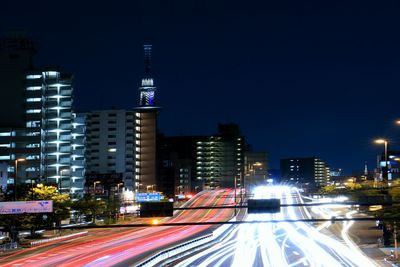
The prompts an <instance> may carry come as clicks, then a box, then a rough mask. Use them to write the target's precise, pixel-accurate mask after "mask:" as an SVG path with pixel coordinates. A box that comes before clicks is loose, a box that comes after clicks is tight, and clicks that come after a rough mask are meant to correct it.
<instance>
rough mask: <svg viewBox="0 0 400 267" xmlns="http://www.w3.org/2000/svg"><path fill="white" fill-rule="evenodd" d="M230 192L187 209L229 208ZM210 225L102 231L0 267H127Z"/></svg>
mask: <svg viewBox="0 0 400 267" xmlns="http://www.w3.org/2000/svg"><path fill="white" fill-rule="evenodd" d="M233 194H234V193H233V191H232V190H212V191H206V192H203V193H202V194H200V195H198V196H196V197H195V198H194V199H193V200H191V201H190V203H189V206H192V207H197V206H214V205H218V206H219V205H228V204H232V202H233ZM232 213H233V211H232V210H231V209H200V210H184V211H182V212H179V213H178V214H176V215H175V216H174V217H173V218H171V219H169V220H168V222H171V223H173V222H180V223H181V222H206V221H226V220H228V219H230V218H231V216H232ZM210 227H211V226H210V225H187V226H159V227H148V228H135V229H129V230H127V229H106V230H104V229H101V230H97V231H94V232H92V234H91V235H90V236H88V237H84V238H79V239H76V240H72V241H65V242H61V243H54V244H52V245H48V246H45V247H40V248H33V249H28V250H24V251H20V252H17V253H14V254H12V255H10V256H7V257H3V258H0V262H1V263H0V266H26V267H29V266H35V267H36V266H74V267H77V266H101V267H103V266H129V265H132V264H134V263H135V262H137V261H139V260H141V259H143V258H144V257H146V256H148V255H149V254H151V253H154V252H155V251H157V250H158V249H160V248H165V247H168V246H171V245H174V244H176V243H179V242H181V241H183V240H186V239H189V238H191V237H194V236H198V235H199V234H200V233H203V232H204V231H207V230H208V229H210Z"/></svg>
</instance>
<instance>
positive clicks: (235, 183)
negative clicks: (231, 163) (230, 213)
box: [233, 176, 237, 216]
mask: <svg viewBox="0 0 400 267" xmlns="http://www.w3.org/2000/svg"><path fill="white" fill-rule="evenodd" d="M234 179H235V180H234V182H233V183H234V187H235V189H234V190H235V212H234V216H236V187H237V178H236V176H235V177H234Z"/></svg>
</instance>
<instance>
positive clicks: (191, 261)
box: [175, 186, 377, 267]
mask: <svg viewBox="0 0 400 267" xmlns="http://www.w3.org/2000/svg"><path fill="white" fill-rule="evenodd" d="M254 198H258V199H262V198H264V199H265V198H280V199H281V202H282V203H285V204H293V203H300V202H302V198H301V196H300V193H299V191H298V190H297V189H296V188H292V187H288V186H268V187H267V186H266V187H258V188H256V190H255V191H254ZM347 216H351V213H348V214H347ZM310 217H311V215H310V214H309V212H308V210H307V209H306V208H305V207H293V206H288V207H287V208H282V210H281V212H279V213H276V214H249V215H248V216H247V217H246V220H247V221H260V220H271V219H276V220H284V219H303V218H310ZM351 224H352V222H347V223H346V224H344V226H343V231H342V236H343V239H344V240H345V242H346V244H347V245H345V244H343V243H342V242H340V240H339V239H335V238H333V237H330V236H327V235H325V234H323V233H321V232H319V228H316V227H314V226H313V225H311V224H308V223H305V222H294V223H289V222H282V223H254V224H245V225H238V226H237V227H236V228H235V229H234V230H233V231H232V232H231V233H230V234H229V236H228V237H227V238H225V239H224V240H223V241H222V242H220V243H218V244H216V245H214V246H212V247H210V248H208V249H206V250H204V251H202V252H200V253H198V254H195V255H193V256H191V257H189V258H187V259H185V260H183V261H181V262H180V263H177V264H176V265H175V266H181V267H183V266H201V267H206V266H215V267H218V266H233V267H247V266H274V267H275V266H276V267H281V266H282V267H283V266H329V267H331V266H338V267H339V266H362V267H365V266H377V265H376V264H375V263H374V262H373V261H372V260H370V259H369V258H367V257H366V256H365V255H364V254H363V253H362V252H361V251H360V250H359V249H358V248H357V246H356V245H354V244H352V243H349V241H348V240H346V237H347V234H346V232H347V230H348V228H349V227H350V226H351ZM347 238H348V237H347Z"/></svg>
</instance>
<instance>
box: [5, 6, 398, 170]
mask: <svg viewBox="0 0 400 267" xmlns="http://www.w3.org/2000/svg"><path fill="white" fill-rule="evenodd" d="M90 2H91V3H84V1H62V2H59V1H5V2H3V3H2V6H1V8H0V32H1V33H3V34H4V33H5V32H7V31H8V30H10V29H24V30H26V31H27V32H29V34H30V35H31V36H32V38H33V40H34V41H35V43H36V46H37V48H38V54H37V57H36V59H37V60H36V62H37V63H38V65H41V66H43V65H59V66H61V67H62V69H64V70H66V71H68V72H71V73H73V74H74V75H75V96H76V97H75V106H76V107H77V109H79V110H89V109H99V108H108V107H110V106H116V107H120V108H131V107H134V106H135V105H136V104H137V103H138V92H137V86H138V85H139V81H140V78H141V75H142V73H143V51H142V45H143V44H144V43H151V44H153V71H154V78H155V79H156V84H157V86H158V91H157V102H158V104H159V105H160V106H162V107H163V110H162V113H161V117H160V128H161V129H162V130H163V131H164V132H166V133H167V134H169V135H175V134H176V135H177V134H187V135H189V134H211V133H214V132H215V131H216V124H217V123H218V122H236V123H238V124H240V126H241V128H242V132H243V134H244V135H246V137H247V139H248V141H249V143H250V144H252V145H253V147H254V148H255V149H256V150H264V151H267V152H268V153H269V154H270V159H271V164H272V167H275V168H276V167H278V165H279V159H280V158H284V157H290V156H313V155H315V156H319V157H321V158H323V159H324V160H326V161H327V162H328V164H329V165H331V166H332V167H334V168H339V167H341V168H345V170H346V171H347V172H351V170H352V169H362V168H363V164H364V161H368V163H369V166H370V167H371V168H372V167H373V166H374V164H375V155H376V154H377V153H379V152H380V151H382V149H383V148H381V147H379V146H376V145H374V144H372V140H373V139H374V138H375V137H380V136H386V137H389V138H391V140H392V141H393V145H396V146H398V145H399V143H398V142H399V137H400V127H398V128H396V126H395V125H393V121H394V120H395V119H396V118H397V117H399V116H400V106H399V100H400V90H399V88H400V81H399V77H400V75H399V74H400V34H399V31H400V16H399V14H400V4H399V2H398V1H307V3H301V2H302V1H290V2H285V1H261V0H260V1H232V0H231V1H228V0H227V1H218V0H214V1H209V0H204V1H200V0H199V1H191V0H188V1H180V0H160V1H152V0H143V1H111V2H108V3H102V1H90ZM304 2H306V1H304ZM396 142H397V143H396Z"/></svg>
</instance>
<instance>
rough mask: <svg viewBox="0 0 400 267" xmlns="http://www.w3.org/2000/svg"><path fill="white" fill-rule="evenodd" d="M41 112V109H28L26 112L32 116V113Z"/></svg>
mask: <svg viewBox="0 0 400 267" xmlns="http://www.w3.org/2000/svg"><path fill="white" fill-rule="evenodd" d="M40 112H41V110H40V109H28V110H26V113H27V114H31V113H40Z"/></svg>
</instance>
